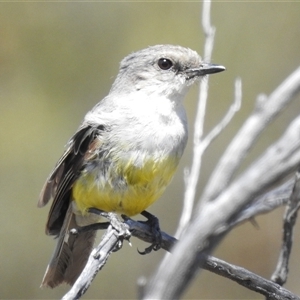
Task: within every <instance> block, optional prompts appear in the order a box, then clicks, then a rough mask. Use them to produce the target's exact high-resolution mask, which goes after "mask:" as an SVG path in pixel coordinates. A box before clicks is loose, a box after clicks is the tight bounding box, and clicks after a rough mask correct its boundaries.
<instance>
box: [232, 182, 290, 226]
mask: <svg viewBox="0 0 300 300" xmlns="http://www.w3.org/2000/svg"><path fill="white" fill-rule="evenodd" d="M294 184H295V179H294V178H290V179H289V180H287V181H286V182H284V183H282V184H281V185H280V186H278V187H276V188H274V189H272V190H270V191H268V192H267V193H265V194H263V195H260V196H258V197H256V198H255V199H254V200H253V201H252V202H251V203H249V204H248V205H247V206H246V207H245V208H244V209H243V210H242V211H241V212H240V213H239V214H238V215H236V216H235V218H234V219H233V220H232V221H231V222H230V224H228V225H226V227H227V226H229V227H234V226H236V225H237V224H240V223H242V222H245V221H248V220H249V219H252V218H254V217H255V216H257V215H260V214H266V213H268V212H271V211H273V210H274V209H276V208H277V207H279V206H282V205H285V204H286V203H287V202H288V200H289V199H290V197H291V194H292V190H293V186H294ZM226 230H227V229H226Z"/></svg>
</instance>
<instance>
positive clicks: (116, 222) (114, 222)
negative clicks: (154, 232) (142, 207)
mask: <svg viewBox="0 0 300 300" xmlns="http://www.w3.org/2000/svg"><path fill="white" fill-rule="evenodd" d="M88 212H89V213H92V214H96V215H99V216H101V217H104V218H106V219H108V220H109V222H105V223H95V224H92V225H88V226H85V227H89V226H91V228H92V227H94V228H95V229H96V230H97V229H106V228H108V226H109V225H111V226H112V227H113V228H114V229H116V230H117V231H118V235H119V237H120V241H119V243H118V246H117V247H116V249H114V251H117V250H119V249H120V248H122V245H123V240H127V241H129V239H130V237H131V233H130V231H129V229H128V227H127V225H126V224H124V223H123V222H122V221H121V220H120V219H119V218H118V216H117V214H115V213H112V212H105V211H103V210H100V209H97V208H94V207H91V208H89V209H88Z"/></svg>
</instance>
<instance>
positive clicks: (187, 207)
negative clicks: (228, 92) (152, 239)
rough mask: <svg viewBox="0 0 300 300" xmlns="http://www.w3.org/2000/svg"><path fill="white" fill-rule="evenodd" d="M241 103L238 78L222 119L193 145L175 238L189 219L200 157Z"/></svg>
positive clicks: (199, 166)
mask: <svg viewBox="0 0 300 300" xmlns="http://www.w3.org/2000/svg"><path fill="white" fill-rule="evenodd" d="M241 101H242V83H241V80H240V79H239V78H238V79H236V81H235V95H234V100H233V103H232V105H231V106H230V108H229V110H228V111H227V113H226V115H225V116H224V117H223V119H222V120H221V121H220V122H219V123H218V124H217V125H216V126H215V127H214V128H213V129H212V130H211V131H210V132H209V133H208V134H207V136H206V137H205V138H204V139H203V140H202V141H201V142H199V143H195V144H194V155H193V163H192V168H191V173H190V174H189V173H188V172H187V173H186V176H185V181H186V189H185V194H184V201H183V209H182V213H181V217H180V221H179V225H178V228H177V231H176V233H175V236H176V237H180V235H181V234H182V232H183V231H184V229H185V227H186V225H187V224H188V222H189V221H190V219H191V216H192V211H193V207H194V200H195V191H196V185H197V182H198V180H199V175H200V174H199V170H200V168H201V160H202V156H203V154H204V152H205V150H206V149H207V147H208V146H209V145H210V144H211V143H212V142H213V140H214V139H215V138H217V137H218V136H219V134H220V133H221V132H222V131H223V130H224V129H225V128H226V126H227V125H228V124H229V122H230V121H231V120H232V118H233V116H234V114H235V113H236V112H237V111H238V110H239V109H240V107H241Z"/></svg>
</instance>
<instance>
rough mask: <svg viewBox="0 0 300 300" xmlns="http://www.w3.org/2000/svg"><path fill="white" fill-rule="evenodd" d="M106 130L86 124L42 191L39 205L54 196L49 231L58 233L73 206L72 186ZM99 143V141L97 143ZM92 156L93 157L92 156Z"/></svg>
mask: <svg viewBox="0 0 300 300" xmlns="http://www.w3.org/2000/svg"><path fill="white" fill-rule="evenodd" d="M104 130H105V128H104V126H103V125H100V126H92V125H82V126H81V127H80V128H79V129H78V131H77V132H76V133H75V134H74V136H73V137H72V138H71V139H70V141H69V143H68V145H67V149H66V151H65V152H64V154H63V155H62V157H61V158H60V160H59V161H58V162H57V164H56V166H55V168H54V170H53V171H52V172H51V174H50V175H49V177H48V179H47V181H46V183H45V184H44V187H43V189H42V191H41V194H40V197H39V201H38V207H42V206H44V205H46V204H47V203H48V202H49V201H50V200H51V199H53V202H52V205H51V208H50V211H49V215H48V221H47V224H46V233H47V234H49V235H58V234H59V232H60V230H61V227H62V224H63V221H64V218H65V215H66V212H67V210H68V207H69V203H70V198H71V189H72V186H73V184H74V182H75V180H76V179H77V177H78V176H79V174H80V171H81V170H82V168H83V167H84V165H85V162H86V153H89V152H90V147H91V146H93V147H94V144H95V143H94V141H95V139H96V138H97V139H98V137H99V136H100V135H101V133H103V131H104ZM97 145H98V146H99V143H98V142H97ZM89 157H91V156H89Z"/></svg>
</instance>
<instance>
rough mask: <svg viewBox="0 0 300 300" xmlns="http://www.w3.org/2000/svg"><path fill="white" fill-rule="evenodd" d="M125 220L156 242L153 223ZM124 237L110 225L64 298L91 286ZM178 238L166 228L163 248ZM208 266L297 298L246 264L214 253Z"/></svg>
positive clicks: (257, 288) (145, 238)
mask: <svg viewBox="0 0 300 300" xmlns="http://www.w3.org/2000/svg"><path fill="white" fill-rule="evenodd" d="M125 224H126V226H127V227H128V229H129V230H130V231H131V232H132V236H135V237H137V238H139V239H141V240H143V241H145V242H148V243H152V242H153V241H154V237H153V231H152V230H151V228H150V227H149V225H147V224H145V223H140V222H138V221H134V220H132V219H130V218H126V220H125ZM120 240H121V237H120V236H119V235H118V231H117V230H116V229H114V228H113V227H111V226H110V227H109V228H108V229H107V232H106V233H105V235H104V236H103V238H102V240H101V242H100V244H99V246H98V247H97V248H96V249H94V251H93V252H92V254H91V255H90V258H89V260H88V263H87V265H86V267H85V269H84V271H83V272H82V274H81V276H80V277H79V278H78V280H77V281H76V283H75V284H74V285H73V287H72V288H71V289H70V291H69V292H68V293H67V294H66V295H65V296H64V297H63V298H62V299H64V300H74V299H79V298H80V297H81V296H82V295H83V294H84V293H85V292H86V290H87V289H88V287H89V285H90V284H91V282H92V280H93V279H94V277H95V276H96V274H97V272H98V271H99V270H100V269H102V267H103V266H104V265H105V263H106V261H107V259H108V257H109V255H110V254H111V252H112V250H113V249H115V247H116V246H117V245H118V243H119V242H120ZM176 242H177V240H176V239H175V238H173V237H172V236H170V235H168V234H166V233H165V232H162V248H163V249H164V250H166V251H171V250H172V248H173V246H174V245H175V243H176ZM202 267H203V268H204V269H205V270H208V271H210V272H213V273H215V274H217V275H220V276H223V277H226V278H228V279H230V280H232V281H235V282H236V283H238V284H240V285H242V286H244V287H246V288H248V289H250V290H253V291H255V292H257V293H260V294H263V295H265V296H268V297H271V296H273V298H270V299H293V300H294V299H295V300H296V299H297V300H299V299H300V298H298V297H297V296H295V295H294V294H292V293H291V292H290V291H288V290H286V289H284V288H281V287H279V286H278V285H277V284H276V283H273V282H272V281H269V280H266V279H264V278H262V277H260V276H258V275H256V274H254V273H252V272H250V271H248V270H246V269H244V268H241V267H238V266H235V265H232V264H229V263H227V262H225V261H222V260H220V259H218V258H215V257H213V256H208V257H207V258H206V260H205V263H204V265H203V266H202Z"/></svg>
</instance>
